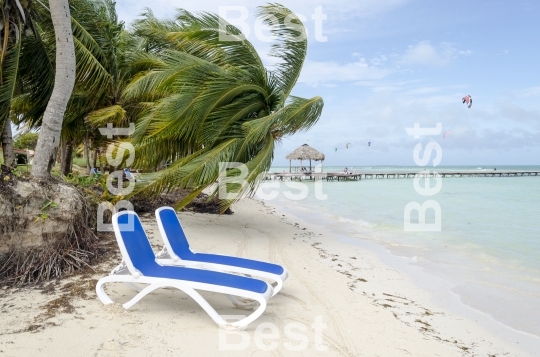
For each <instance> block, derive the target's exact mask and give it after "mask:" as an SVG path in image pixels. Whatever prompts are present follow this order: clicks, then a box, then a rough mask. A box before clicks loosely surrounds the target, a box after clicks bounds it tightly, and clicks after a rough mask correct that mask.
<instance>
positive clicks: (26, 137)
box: [13, 133, 39, 150]
mask: <svg viewBox="0 0 540 357" xmlns="http://www.w3.org/2000/svg"><path fill="white" fill-rule="evenodd" d="M38 135H39V134H38V133H24V134H21V135H19V136H17V137H16V138H15V141H14V143H13V146H14V147H15V149H29V150H34V149H35V148H36V144H37V140H38Z"/></svg>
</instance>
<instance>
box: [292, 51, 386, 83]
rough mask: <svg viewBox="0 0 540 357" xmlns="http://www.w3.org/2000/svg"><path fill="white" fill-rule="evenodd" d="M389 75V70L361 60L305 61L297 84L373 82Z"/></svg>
mask: <svg viewBox="0 0 540 357" xmlns="http://www.w3.org/2000/svg"><path fill="white" fill-rule="evenodd" d="M390 73H391V70H389V69H382V68H378V67H375V66H371V65H369V64H368V63H367V61H366V60H365V59H363V58H361V59H360V60H359V61H356V62H351V63H345V64H340V63H337V62H334V61H326V62H316V61H310V60H306V62H305V63H304V68H303V69H302V74H301V75H300V79H299V80H298V82H299V83H307V84H312V85H313V84H318V83H324V82H344V81H374V80H379V79H382V78H384V77H386V76H388V75H389V74H390Z"/></svg>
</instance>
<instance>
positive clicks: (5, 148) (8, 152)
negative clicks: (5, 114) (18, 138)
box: [2, 118, 17, 167]
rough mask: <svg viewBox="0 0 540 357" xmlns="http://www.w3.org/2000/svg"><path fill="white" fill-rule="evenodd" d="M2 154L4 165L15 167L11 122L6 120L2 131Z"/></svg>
mask: <svg viewBox="0 0 540 357" xmlns="http://www.w3.org/2000/svg"><path fill="white" fill-rule="evenodd" d="M2 152H3V155H4V165H6V166H9V167H15V166H16V165H17V160H16V157H15V151H14V150H13V135H12V133H11V120H9V118H7V119H6V121H5V124H4V130H2Z"/></svg>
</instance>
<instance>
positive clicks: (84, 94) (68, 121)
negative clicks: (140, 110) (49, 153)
mask: <svg viewBox="0 0 540 357" xmlns="http://www.w3.org/2000/svg"><path fill="white" fill-rule="evenodd" d="M39 5H40V6H38V8H37V11H38V12H39V19H38V20H37V21H36V22H35V27H36V36H29V37H28V38H25V41H24V42H23V46H22V56H21V60H20V62H21V65H20V67H21V69H20V76H21V83H22V94H20V95H19V96H17V97H16V98H15V100H14V102H13V104H12V113H14V114H15V116H16V117H17V119H18V121H17V124H19V123H23V122H24V124H25V125H26V126H27V127H31V128H39V127H41V126H42V123H43V121H42V120H43V118H44V115H43V114H44V112H45V109H46V107H47V105H48V101H49V98H50V97H51V93H52V89H53V84H54V76H55V60H54V58H55V51H56V49H57V47H56V37H55V29H54V24H53V21H52V18H51V15H50V11H49V8H48V6H47V3H41V2H40V3H39ZM70 5H71V11H70V12H71V15H72V18H71V26H72V28H73V42H74V48H75V57H76V85H75V87H74V90H73V93H72V95H71V96H69V102H68V104H67V107H66V109H65V115H64V118H63V120H62V123H61V124H62V125H61V129H62V130H61V133H60V142H62V143H63V148H66V150H62V151H63V152H66V153H67V155H66V156H67V157H63V158H62V159H63V160H62V163H63V165H62V172H63V173H64V174H67V173H68V172H69V171H70V170H71V165H70V163H71V157H70V155H69V153H70V152H72V150H73V147H74V146H75V145H78V144H80V143H84V144H85V145H86V146H88V145H90V142H91V141H92V138H93V137H94V136H95V137H97V138H99V136H98V134H97V135H96V130H95V129H94V128H92V127H89V126H88V125H87V124H86V123H85V120H86V118H87V117H88V116H89V115H91V113H92V112H93V111H95V110H98V109H102V108H104V107H108V106H110V105H111V103H115V102H116V101H118V99H119V98H120V95H121V91H122V89H123V86H122V81H123V82H125V83H127V82H128V81H129V78H128V79H126V78H124V77H123V76H124V72H125V71H124V68H123V67H122V66H123V63H124V62H125V60H124V57H125V56H124V51H123V50H122V49H123V48H125V47H126V46H125V45H124V44H126V43H130V38H131V37H130V36H129V34H128V33H127V32H126V31H125V30H124V28H123V26H124V25H123V23H122V22H119V21H118V18H117V16H116V11H115V3H114V1H111V0H103V1H93V0H71V4H70ZM119 49H120V50H119ZM124 67H125V65H124ZM55 140H56V139H55ZM51 163H52V160H51ZM47 170H48V172H49V171H50V167H47Z"/></svg>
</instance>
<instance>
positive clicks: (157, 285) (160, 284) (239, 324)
mask: <svg viewBox="0 0 540 357" xmlns="http://www.w3.org/2000/svg"><path fill="white" fill-rule="evenodd" d="M105 283H127V284H130V285H131V283H133V277H131V276H119V275H116V276H115V275H110V276H107V277H104V278H102V279H100V280H99V281H98V283H97V285H96V293H97V295H98V297H99V299H100V300H101V302H103V304H105V305H108V304H113V303H114V302H113V301H112V300H111V299H110V298H109V296H108V295H107V294H106V293H105V291H104V289H103V286H104V284H105ZM166 287H173V288H176V289H178V290H181V291H183V292H185V293H186V294H188V295H189V296H191V298H192V299H193V300H195V301H196V302H197V303H198V304H199V305H200V306H201V307H202V308H203V310H204V311H206V313H207V314H208V316H210V318H211V319H212V320H214V322H215V323H217V324H218V325H219V326H220V327H221V328H225V329H230V330H238V329H243V328H245V327H247V325H249V324H250V323H251V322H253V321H255V320H256V319H257V318H258V317H259V316H261V315H262V313H263V312H264V310H265V309H266V305H267V304H266V299H265V298H263V297H262V296H249V298H250V299H253V300H255V301H257V302H258V303H259V304H260V305H259V307H258V308H257V309H256V310H255V311H254V312H253V313H251V314H250V315H249V316H247V317H245V318H243V319H242V320H240V321H236V322H233V323H229V322H227V321H225V320H224V319H223V318H222V317H221V316H220V315H219V314H218V313H217V312H216V310H215V309H214V308H213V307H212V306H211V305H210V304H209V303H208V301H206V299H205V298H203V297H202V296H201V295H200V294H199V293H198V292H197V291H196V290H195V289H193V288H191V287H190V286H188V285H186V284H183V283H182V282H180V281H170V280H169V279H161V280H156V282H154V283H152V284H150V285H148V286H147V287H146V288H144V289H142V290H141V291H140V292H139V293H138V294H137V295H135V297H134V298H133V299H131V300H130V301H128V302H126V303H125V304H123V305H122V306H123V307H124V308H125V309H126V310H127V309H129V308H131V307H132V306H133V305H135V304H136V303H137V302H139V301H140V300H141V299H142V298H143V297H145V296H146V295H148V294H150V293H151V292H153V291H155V290H157V289H161V288H166ZM227 297H229V300H231V301H233V300H234V301H236V302H237V303H238V304H239V306H242V303H239V302H238V301H237V300H236V299H235V298H234V297H233V296H232V295H230V294H227ZM233 304H234V302H233ZM244 305H247V304H244ZM235 306H236V305H235Z"/></svg>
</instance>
